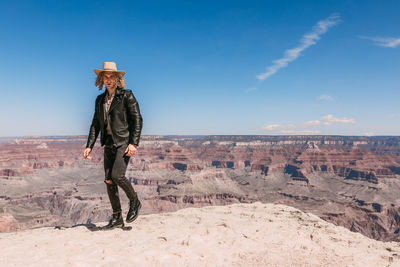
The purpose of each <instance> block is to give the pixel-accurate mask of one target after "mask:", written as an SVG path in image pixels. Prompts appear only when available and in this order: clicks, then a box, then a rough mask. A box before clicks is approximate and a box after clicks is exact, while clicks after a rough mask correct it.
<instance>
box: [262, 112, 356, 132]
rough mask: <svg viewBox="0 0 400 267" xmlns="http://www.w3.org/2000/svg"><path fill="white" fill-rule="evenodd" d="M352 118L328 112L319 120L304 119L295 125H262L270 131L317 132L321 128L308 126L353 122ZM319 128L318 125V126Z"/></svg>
mask: <svg viewBox="0 0 400 267" xmlns="http://www.w3.org/2000/svg"><path fill="white" fill-rule="evenodd" d="M355 122H356V121H355V120H354V119H348V118H346V117H344V118H336V117H334V116H333V115H332V114H328V115H326V116H323V117H321V119H319V120H311V121H306V122H304V123H301V124H298V125H295V124H287V125H281V124H270V125H267V126H264V127H262V129H263V130H266V131H271V132H275V133H280V134H319V133H321V130H319V129H316V130H314V129H310V127H316V126H322V127H323V126H328V125H331V124H333V123H355ZM319 128H320V127H319Z"/></svg>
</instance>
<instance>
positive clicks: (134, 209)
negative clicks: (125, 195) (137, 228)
mask: <svg viewBox="0 0 400 267" xmlns="http://www.w3.org/2000/svg"><path fill="white" fill-rule="evenodd" d="M141 207H142V203H140V201H139V199H138V198H137V199H136V201H134V200H130V201H129V211H128V214H127V215H126V222H128V223H130V222H133V221H134V220H136V218H137V216H138V215H139V210H140V208H141Z"/></svg>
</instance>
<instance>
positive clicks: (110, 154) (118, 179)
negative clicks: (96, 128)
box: [104, 135, 138, 213]
mask: <svg viewBox="0 0 400 267" xmlns="http://www.w3.org/2000/svg"><path fill="white" fill-rule="evenodd" d="M126 148H127V146H125V145H122V146H119V147H116V146H115V144H114V142H113V140H112V137H111V136H110V135H107V136H106V143H105V146H104V173H105V180H111V181H112V184H108V183H106V181H104V182H105V183H106V185H107V193H108V197H109V199H110V202H111V207H112V210H113V213H119V212H121V211H122V210H121V203H120V200H119V194H118V185H119V186H120V187H121V188H122V189H123V190H124V192H125V194H126V196H127V197H128V198H129V200H132V201H134V202H136V201H137V200H138V197H137V194H136V192H135V190H134V189H133V187H132V184H131V183H130V182H129V181H128V179H127V178H126V177H125V172H126V168H127V167H128V163H129V158H130V157H129V156H126V155H125V150H126Z"/></svg>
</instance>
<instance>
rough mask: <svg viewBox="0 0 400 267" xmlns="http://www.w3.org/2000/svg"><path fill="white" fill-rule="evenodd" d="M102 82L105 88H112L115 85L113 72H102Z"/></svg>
mask: <svg viewBox="0 0 400 267" xmlns="http://www.w3.org/2000/svg"><path fill="white" fill-rule="evenodd" d="M103 83H104V85H105V86H106V88H107V89H112V88H114V87H115V75H114V73H113V72H104V74H103Z"/></svg>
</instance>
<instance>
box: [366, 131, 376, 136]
mask: <svg viewBox="0 0 400 267" xmlns="http://www.w3.org/2000/svg"><path fill="white" fill-rule="evenodd" d="M364 135H365V136H375V133H373V132H367V133H364Z"/></svg>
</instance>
